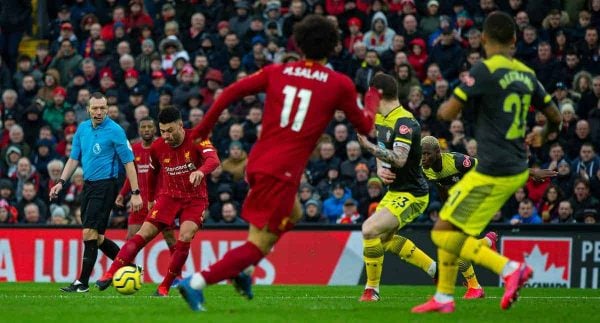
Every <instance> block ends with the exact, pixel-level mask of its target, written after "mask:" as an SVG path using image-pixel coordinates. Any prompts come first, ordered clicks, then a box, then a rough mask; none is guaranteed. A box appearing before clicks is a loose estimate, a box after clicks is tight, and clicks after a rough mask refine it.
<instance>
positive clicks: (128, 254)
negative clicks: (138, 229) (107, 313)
mask: <svg viewBox="0 0 600 323" xmlns="http://www.w3.org/2000/svg"><path fill="white" fill-rule="evenodd" d="M145 245H146V240H145V239H144V238H143V237H142V236H141V235H139V234H136V235H135V236H133V238H131V239H129V240H127V242H126V243H125V244H124V245H123V247H122V248H121V251H119V254H117V257H115V260H114V261H113V263H112V265H110V268H109V269H108V271H107V272H106V273H104V275H102V277H101V278H100V279H98V281H96V286H97V287H98V289H99V290H101V291H102V290H105V289H107V288H108V286H110V285H111V284H112V278H113V275H114V274H115V272H116V271H117V270H118V269H119V268H121V267H123V266H126V265H129V264H131V263H132V261H133V259H135V256H136V255H137V253H138V252H139V251H140V250H141V249H142V248H143V247H144V246H145Z"/></svg>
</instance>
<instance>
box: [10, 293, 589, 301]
mask: <svg viewBox="0 0 600 323" xmlns="http://www.w3.org/2000/svg"><path fill="white" fill-rule="evenodd" d="M75 295H82V297H85V298H109V299H110V298H115V299H116V298H118V299H133V298H151V299H165V298H164V297H156V296H151V295H140V296H129V297H128V296H119V295H105V296H104V295H89V294H73V295H0V298H4V299H8V298H63V299H65V298H74V297H77V296H75ZM170 297H171V298H177V297H178V295H171V296H170ZM211 298H217V299H219V298H229V297H227V296H213V297H211ZM257 298H259V299H355V298H357V297H356V296H264V297H261V296H259V297H257ZM421 298H423V296H386V297H385V299H421ZM485 298H487V299H500V298H501V297H498V296H486V297H485ZM519 299H565V300H569V299H573V300H600V296H519Z"/></svg>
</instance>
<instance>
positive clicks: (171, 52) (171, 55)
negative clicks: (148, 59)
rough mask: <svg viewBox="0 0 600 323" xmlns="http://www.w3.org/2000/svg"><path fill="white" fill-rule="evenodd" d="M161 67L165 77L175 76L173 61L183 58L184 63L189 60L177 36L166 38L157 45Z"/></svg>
mask: <svg viewBox="0 0 600 323" xmlns="http://www.w3.org/2000/svg"><path fill="white" fill-rule="evenodd" d="M159 48H160V53H161V59H162V65H161V68H162V70H163V71H165V73H166V74H167V75H175V74H176V72H177V71H176V70H175V61H176V60H177V58H179V57H182V58H185V60H186V61H189V60H190V56H189V54H188V52H187V51H185V50H184V48H183V45H182V44H181V41H179V39H178V38H177V36H173V35H172V36H168V37H167V38H165V39H163V40H162V41H161V42H160V45H159Z"/></svg>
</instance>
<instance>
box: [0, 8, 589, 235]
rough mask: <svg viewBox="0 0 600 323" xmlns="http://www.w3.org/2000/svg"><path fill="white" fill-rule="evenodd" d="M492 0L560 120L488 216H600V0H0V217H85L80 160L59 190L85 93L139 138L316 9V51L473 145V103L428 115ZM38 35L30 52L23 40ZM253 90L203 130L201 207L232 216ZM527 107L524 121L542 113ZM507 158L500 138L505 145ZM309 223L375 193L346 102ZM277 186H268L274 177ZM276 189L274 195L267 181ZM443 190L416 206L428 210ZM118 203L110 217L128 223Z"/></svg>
mask: <svg viewBox="0 0 600 323" xmlns="http://www.w3.org/2000/svg"><path fill="white" fill-rule="evenodd" d="M494 10H503V11H506V12H507V13H509V14H511V15H512V16H514V18H515V21H516V24H517V26H518V34H517V43H516V46H515V52H514V56H515V57H516V58H518V59H520V60H521V61H523V62H524V63H525V64H527V65H528V66H529V67H531V68H532V69H533V70H535V72H536V74H537V77H538V79H539V80H540V82H541V83H542V84H543V85H544V87H545V88H546V89H547V91H548V92H549V93H550V94H551V95H552V98H553V100H554V101H555V103H556V104H557V105H558V106H559V108H560V111H561V113H562V116H563V124H562V129H561V131H560V133H558V134H553V135H552V136H551V137H550V140H549V141H547V142H544V143H543V142H542V141H541V140H537V141H535V142H534V143H533V144H532V145H531V146H530V147H529V152H530V156H531V158H530V161H531V167H542V168H550V169H555V170H557V171H558V176H557V177H555V178H552V179H546V180H543V181H541V182H538V181H534V180H533V179H530V180H529V181H528V182H527V184H526V186H525V187H523V188H522V189H521V190H519V191H518V192H517V193H515V195H514V196H513V197H512V198H511V199H510V201H508V203H507V204H506V205H505V206H504V207H503V208H502V210H500V211H498V213H497V215H496V217H495V218H494V222H497V223H510V224H514V225H519V224H521V223H571V222H579V223H595V222H597V221H600V215H599V212H600V202H599V200H598V197H600V158H599V157H598V155H597V153H596V152H598V149H600V101H599V99H600V75H598V74H599V73H600V47H599V38H598V33H599V28H600V0H568V1H558V0H503V1H502V0H496V1H494V0H444V1H437V0H416V1H415V0H305V1H303V0H281V1H280V0H256V1H246V0H233V1H231V0H226V1H218V0H181V1H165V0H130V1H128V0H125V1H123V0H71V1H67V0H65V1H61V0H56V1H47V0H38V1H35V2H34V4H32V1H31V0H4V1H2V2H0V50H1V54H2V55H1V60H0V92H1V94H2V97H1V102H0V113H1V119H2V131H1V133H0V148H1V152H0V164H1V167H0V223H27V224H51V225H52V224H76V223H80V221H81V220H80V215H79V214H80V210H79V198H80V195H81V190H82V183H83V177H82V172H81V170H80V169H78V170H77V171H76V172H75V174H74V175H73V178H72V179H71V181H70V183H69V184H68V186H67V188H68V189H66V190H63V192H62V195H61V196H60V197H59V199H58V200H56V201H49V200H48V190H49V188H50V187H52V186H53V185H54V184H55V183H56V180H57V179H58V178H59V176H60V173H61V170H62V167H63V166H64V161H65V160H66V156H68V154H69V153H70V149H71V140H72V138H73V134H74V133H75V131H76V129H77V125H78V124H79V123H81V122H82V121H84V120H86V119H87V118H88V114H87V111H86V105H87V101H88V99H89V98H90V93H93V92H96V91H99V92H102V93H103V94H104V95H105V96H106V97H107V98H108V102H109V116H110V118H112V119H113V120H115V121H116V122H118V123H119V124H120V125H121V126H122V127H123V128H124V129H125V131H126V133H127V136H128V138H129V139H130V140H132V141H135V140H138V134H137V122H138V120H140V119H142V118H144V117H146V116H152V117H155V118H156V116H157V114H158V111H160V110H161V109H162V108H164V107H167V106H173V105H174V106H176V107H178V108H179V109H180V110H181V112H182V115H183V117H184V120H185V126H186V127H187V128H191V127H193V126H194V125H196V124H198V123H199V122H200V121H201V120H202V118H203V115H204V113H205V112H206V111H207V109H209V108H210V106H211V103H212V102H213V101H214V99H215V98H216V97H217V96H218V95H219V93H220V92H221V91H222V89H223V88H224V87H226V86H227V85H229V84H231V83H232V82H235V81H236V80H237V79H240V78H243V77H245V76H246V75H248V74H249V73H253V72H255V71H257V70H259V69H260V68H262V67H263V66H265V65H268V64H274V63H281V62H289V61H294V60H298V59H299V57H300V53H298V50H297V48H296V46H295V43H294V39H293V36H292V31H293V26H294V24H295V23H296V22H298V21H300V20H301V19H302V18H303V17H304V16H306V15H307V14H311V13H314V14H320V15H326V16H327V18H328V19H330V20H331V21H332V22H333V23H334V24H336V25H337V26H338V28H339V33H340V42H339V45H338V46H337V47H336V49H335V52H334V53H332V55H331V57H330V58H329V61H328V66H329V67H331V68H332V69H334V70H336V71H339V72H342V73H345V74H347V75H348V76H349V77H350V78H352V79H353V80H354V81H355V84H356V87H357V89H358V90H359V92H363V91H364V90H365V89H366V88H367V87H368V84H369V81H370V79H371V78H372V77H373V75H374V74H376V73H380V72H385V73H389V74H391V75H393V76H394V77H395V78H396V79H397V81H398V83H399V86H400V92H399V99H400V101H401V102H402V104H403V106H404V107H405V108H406V109H408V110H410V111H411V112H412V113H413V114H414V115H415V117H416V118H417V119H418V121H419V122H420V124H421V126H422V134H423V135H433V136H436V137H438V138H439V140H440V144H441V146H442V149H443V150H444V151H453V152H460V153H464V154H468V155H471V156H473V157H477V142H476V141H475V140H474V139H473V127H472V125H473V120H474V118H475V116H474V115H473V114H472V113H471V111H470V110H469V109H467V110H465V111H464V113H463V115H462V117H461V119H457V120H454V121H452V122H450V123H444V122H440V121H438V120H436V118H435V115H436V111H437V109H438V107H439V106H440V104H441V103H442V102H443V101H444V100H445V99H447V98H448V97H449V96H450V95H451V93H452V89H453V87H454V86H456V85H457V84H459V83H460V82H462V81H463V80H464V79H465V77H467V76H468V73H469V72H468V71H469V69H470V67H471V66H473V64H475V63H477V62H478V61H480V60H481V59H484V58H485V53H484V51H483V48H482V45H481V27H482V23H483V20H484V19H485V17H486V15H487V14H488V13H490V12H492V11H494ZM23 39H26V40H30V41H31V40H32V39H34V40H35V39H37V40H38V41H37V47H36V48H35V53H32V54H31V55H27V54H26V53H23V52H21V53H19V50H18V48H19V47H18V46H19V42H20V41H22V40H23ZM263 99H264V97H263V96H261V95H257V96H254V95H252V96H247V97H245V98H244V99H243V100H242V101H240V102H238V103H236V104H234V105H232V106H231V107H230V108H229V109H227V110H225V111H224V112H223V114H222V115H221V116H220V118H219V121H218V124H217V126H216V127H215V129H214V131H213V134H212V138H211V139H212V142H213V143H214V145H215V146H216V147H217V148H218V151H219V154H220V157H221V158H222V166H221V167H220V168H219V169H218V170H217V171H215V172H213V173H212V174H210V176H208V178H207V184H208V189H209V198H210V202H211V205H210V209H209V214H208V215H207V217H206V221H207V223H208V222H210V223H240V222H243V221H242V220H241V219H240V217H239V211H240V205H241V203H242V202H243V199H244V197H245V195H246V193H247V190H248V187H247V184H246V183H245V182H244V171H245V167H246V162H247V155H248V153H249V150H250V149H251V148H252V145H253V144H254V142H255V141H256V138H257V137H258V136H259V135H260V128H261V126H260V124H261V119H262V113H263V110H262V109H263ZM533 108H534V107H532V108H531V109H530V111H529V113H528V118H527V120H528V125H527V127H528V131H531V130H533V129H535V128H536V127H542V126H543V125H544V123H545V120H544V116H543V115H542V114H541V113H536V112H535V110H534V109H533ZM506 158H511V156H506ZM298 194H299V197H300V200H301V202H302V206H303V209H304V214H305V216H304V218H303V220H302V221H303V222H306V223H340V224H346V223H360V222H362V221H364V219H366V218H367V217H368V216H369V215H370V214H372V213H373V211H374V209H375V207H376V205H377V202H378V201H379V200H380V199H381V198H382V196H383V195H384V194H385V187H384V185H383V183H382V181H381V180H380V179H378V178H377V177H376V176H375V162H374V159H373V157H372V156H369V155H367V154H364V153H363V152H362V151H361V148H360V146H359V144H358V142H357V141H356V135H355V132H354V130H353V128H352V127H351V126H350V124H349V123H348V121H347V119H346V116H345V115H344V114H343V113H342V112H336V114H335V117H334V119H333V120H332V122H331V124H330V126H329V127H328V129H327V131H326V133H324V134H323V136H322V138H321V140H320V141H319V144H318V146H317V148H316V149H315V152H314V154H313V156H312V158H311V160H310V162H309V164H308V165H307V168H306V172H305V176H304V178H303V183H302V185H301V186H300V190H299V192H298ZM274 195H276V192H274ZM274 198H276V196H274ZM440 202H441V201H440V199H439V195H438V194H437V192H436V190H435V187H434V186H433V185H432V186H431V198H430V205H429V207H428V209H427V212H426V213H425V214H424V215H423V216H422V217H421V218H420V219H419V221H423V222H431V221H435V219H436V217H437V215H438V211H439V209H440V206H441V203H440ZM126 214H127V212H126V211H125V210H118V209H117V210H115V212H114V216H113V221H112V225H113V226H117V227H118V226H124V225H125V224H126V216H127V215H126Z"/></svg>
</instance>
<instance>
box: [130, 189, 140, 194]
mask: <svg viewBox="0 0 600 323" xmlns="http://www.w3.org/2000/svg"><path fill="white" fill-rule="evenodd" d="M131 194H132V195H140V189H139V188H138V189H137V190H132V191H131Z"/></svg>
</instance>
